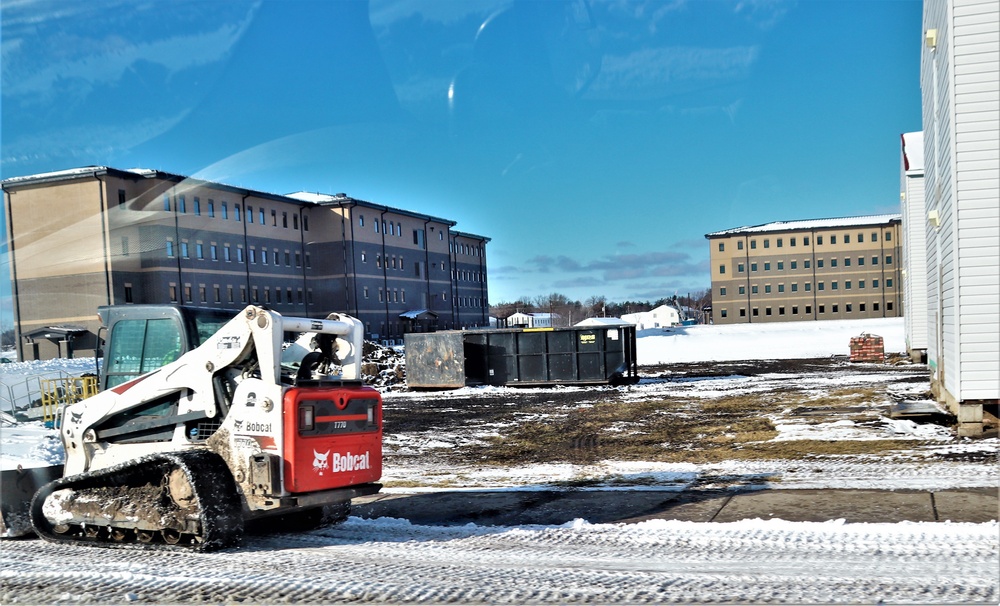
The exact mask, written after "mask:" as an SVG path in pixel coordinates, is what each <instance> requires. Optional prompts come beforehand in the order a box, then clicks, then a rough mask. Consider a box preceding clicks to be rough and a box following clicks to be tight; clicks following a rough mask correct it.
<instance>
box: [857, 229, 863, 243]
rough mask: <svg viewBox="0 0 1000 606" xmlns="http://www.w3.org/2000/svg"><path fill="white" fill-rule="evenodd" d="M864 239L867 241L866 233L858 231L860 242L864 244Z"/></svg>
mask: <svg viewBox="0 0 1000 606" xmlns="http://www.w3.org/2000/svg"><path fill="white" fill-rule="evenodd" d="M864 241H865V235H864V234H863V233H861V232H860V231H859V232H858V244H863V243H864Z"/></svg>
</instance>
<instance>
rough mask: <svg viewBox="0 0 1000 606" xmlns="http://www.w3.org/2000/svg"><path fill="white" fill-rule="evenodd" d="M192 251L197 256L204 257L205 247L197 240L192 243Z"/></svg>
mask: <svg viewBox="0 0 1000 606" xmlns="http://www.w3.org/2000/svg"><path fill="white" fill-rule="evenodd" d="M194 253H195V256H196V257H198V258H199V259H204V258H205V248H204V246H203V245H202V243H201V242H198V243H196V244H195V245H194Z"/></svg>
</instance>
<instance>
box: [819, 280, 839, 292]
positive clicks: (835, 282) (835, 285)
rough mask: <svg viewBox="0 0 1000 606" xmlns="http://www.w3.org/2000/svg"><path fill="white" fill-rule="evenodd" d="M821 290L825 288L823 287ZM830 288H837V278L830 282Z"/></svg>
mask: <svg viewBox="0 0 1000 606" xmlns="http://www.w3.org/2000/svg"><path fill="white" fill-rule="evenodd" d="M820 290H823V289H822V288H821V289H820ZM830 290H837V281H836V280H834V281H833V283H831V284H830Z"/></svg>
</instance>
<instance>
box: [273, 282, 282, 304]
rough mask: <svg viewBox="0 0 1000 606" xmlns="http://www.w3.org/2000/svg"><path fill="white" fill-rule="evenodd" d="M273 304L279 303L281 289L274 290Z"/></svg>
mask: <svg viewBox="0 0 1000 606" xmlns="http://www.w3.org/2000/svg"><path fill="white" fill-rule="evenodd" d="M274 302H275V303H281V287H280V286H279V287H278V288H275V289H274Z"/></svg>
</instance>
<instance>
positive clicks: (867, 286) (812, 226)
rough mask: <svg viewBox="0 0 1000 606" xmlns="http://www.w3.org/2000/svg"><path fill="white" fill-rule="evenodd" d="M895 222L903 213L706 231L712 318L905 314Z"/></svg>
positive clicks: (774, 319)
mask: <svg viewBox="0 0 1000 606" xmlns="http://www.w3.org/2000/svg"><path fill="white" fill-rule="evenodd" d="M900 223H901V219H900V215H877V216H865V217H844V218H839V219H818V220H812V221H787V222H786V221H778V222H774V223H767V224H765V225H757V226H747V227H737V228H735V229H727V230H724V231H718V232H714V233H710V234H706V235H705V237H706V238H707V239H708V241H709V248H710V258H711V268H712V321H713V322H714V323H716V324H736V323H752V322H794V321H804V320H843V319H852V318H882V317H897V316H902V314H903V307H902V289H901V284H900V269H901V260H902V259H901V252H902V251H901V246H902V241H901V239H900V236H901V231H900V229H901V228H900Z"/></svg>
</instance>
